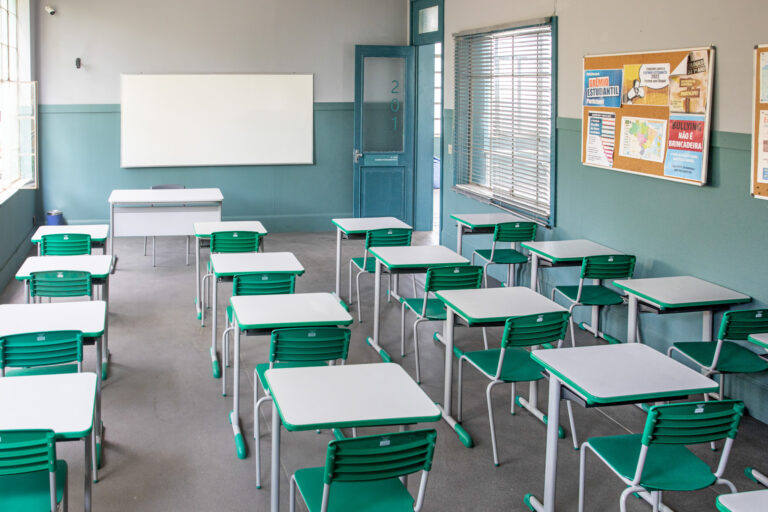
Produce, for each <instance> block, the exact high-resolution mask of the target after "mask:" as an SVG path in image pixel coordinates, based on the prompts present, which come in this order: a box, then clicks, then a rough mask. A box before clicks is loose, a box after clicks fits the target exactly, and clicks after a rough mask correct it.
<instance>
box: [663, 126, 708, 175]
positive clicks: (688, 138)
mask: <svg viewBox="0 0 768 512" xmlns="http://www.w3.org/2000/svg"><path fill="white" fill-rule="evenodd" d="M704 124H705V123H704V116H697V115H687V114H672V115H670V117H669V142H668V143H667V157H666V159H665V160H664V176H672V177H674V178H686V179H689V180H696V181H701V173H702V165H703V162H704Z"/></svg>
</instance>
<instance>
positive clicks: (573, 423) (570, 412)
mask: <svg viewBox="0 0 768 512" xmlns="http://www.w3.org/2000/svg"><path fill="white" fill-rule="evenodd" d="M565 406H566V407H567V408H568V423H569V424H570V426H571V439H572V440H573V449H574V450H578V449H579V440H578V439H577V437H576V421H575V420H574V419H573V403H572V402H571V401H570V400H568V401H566V402H565Z"/></svg>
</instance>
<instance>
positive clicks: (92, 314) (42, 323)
mask: <svg viewBox="0 0 768 512" xmlns="http://www.w3.org/2000/svg"><path fill="white" fill-rule="evenodd" d="M106 323H107V303H106V302H104V301H103V300H93V301H79V302H52V303H41V304H3V305H0V338H1V337H3V336H8V335H10V334H23V333H28V332H46V331H81V332H82V333H83V334H85V335H86V336H88V337H95V336H101V335H102V334H103V333H104V328H105V326H106Z"/></svg>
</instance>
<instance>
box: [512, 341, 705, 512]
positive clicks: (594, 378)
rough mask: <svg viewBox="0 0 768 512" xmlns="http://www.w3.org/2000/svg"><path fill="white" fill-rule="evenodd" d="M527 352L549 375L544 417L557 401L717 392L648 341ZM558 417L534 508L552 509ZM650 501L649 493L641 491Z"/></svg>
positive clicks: (553, 414) (593, 403)
mask: <svg viewBox="0 0 768 512" xmlns="http://www.w3.org/2000/svg"><path fill="white" fill-rule="evenodd" d="M532 357H533V359H534V360H535V361H537V362H538V363H539V364H540V365H542V366H543V367H544V368H545V370H546V372H547V374H548V375H549V406H548V410H547V417H549V418H559V417H560V400H561V399H566V400H571V401H575V402H577V403H580V404H581V405H583V406H584V407H603V406H611V405H621V404H628V403H639V402H660V401H667V400H674V399H679V398H685V397H687V396H689V395H697V394H704V393H709V392H712V391H717V389H718V385H717V383H716V382H715V381H713V380H712V379H709V378H707V377H704V376H703V375H701V374H700V373H698V372H696V371H694V370H692V369H690V368H688V367H687V366H685V365H684V364H682V363H679V362H677V361H675V360H674V359H672V358H670V357H667V356H665V355H664V354H662V353H661V352H658V351H656V350H654V349H652V348H651V347H649V346H647V345H641V344H637V343H634V344H629V343H623V344H620V345H594V346H586V347H575V348H560V349H557V350H534V351H533V353H532ZM557 440H558V429H557V422H555V421H551V422H549V424H548V425H547V453H546V469H545V472H544V475H545V480H544V503H543V504H542V503H541V502H539V501H538V499H536V497H534V496H532V495H530V494H529V495H526V497H525V501H526V503H527V504H530V506H532V507H533V508H534V509H535V510H538V511H545V512H554V510H555V491H556V487H557V449H558V446H557V444H558V443H557ZM641 497H643V499H646V500H650V495H645V496H642V495H641Z"/></svg>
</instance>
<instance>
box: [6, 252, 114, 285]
mask: <svg viewBox="0 0 768 512" xmlns="http://www.w3.org/2000/svg"><path fill="white" fill-rule="evenodd" d="M48 270H77V271H82V272H90V273H91V276H93V277H106V276H107V275H108V274H109V273H110V272H111V271H112V255H111V254H85V255H81V256H30V257H29V258H27V259H26V260H25V261H24V263H23V264H22V265H21V268H20V269H19V270H18V272H16V279H29V278H30V274H32V272H45V271H48Z"/></svg>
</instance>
